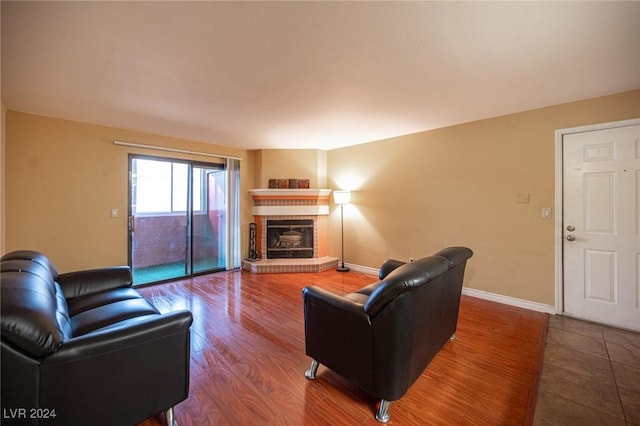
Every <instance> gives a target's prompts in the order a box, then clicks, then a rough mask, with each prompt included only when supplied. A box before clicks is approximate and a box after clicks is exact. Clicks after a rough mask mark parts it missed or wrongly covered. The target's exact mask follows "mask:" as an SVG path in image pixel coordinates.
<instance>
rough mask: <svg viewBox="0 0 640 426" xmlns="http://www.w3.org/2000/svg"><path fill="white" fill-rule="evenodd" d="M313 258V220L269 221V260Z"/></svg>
mask: <svg viewBox="0 0 640 426" xmlns="http://www.w3.org/2000/svg"><path fill="white" fill-rule="evenodd" d="M312 257H313V220H305V219H290V220H267V259H282V258H312Z"/></svg>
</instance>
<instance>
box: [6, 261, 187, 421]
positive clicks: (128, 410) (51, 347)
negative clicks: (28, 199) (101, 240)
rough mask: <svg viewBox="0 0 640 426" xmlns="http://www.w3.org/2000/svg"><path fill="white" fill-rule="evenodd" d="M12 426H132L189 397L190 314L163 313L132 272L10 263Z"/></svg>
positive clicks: (8, 337)
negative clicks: (62, 269)
mask: <svg viewBox="0 0 640 426" xmlns="http://www.w3.org/2000/svg"><path fill="white" fill-rule="evenodd" d="M0 271H1V274H0V285H1V295H0V297H1V310H0V317H1V322H2V352H1V356H2V358H1V365H2V368H1V374H2V378H1V380H2V389H1V393H2V413H3V414H2V416H3V417H2V424H3V425H10V424H16V425H21V426H23V425H65V426H68V425H109V426H117V425H123V426H132V425H135V424H136V423H139V422H141V421H143V420H144V419H146V418H148V417H150V416H153V415H155V414H158V413H162V412H164V414H165V416H164V417H165V420H166V422H167V424H169V425H173V424H174V416H173V406H174V405H176V404H177V403H179V402H180V401H183V400H184V399H186V398H187V396H188V393H189V360H190V354H189V340H190V326H191V323H192V315H191V313H190V312H189V311H179V312H171V313H166V314H160V312H158V310H157V309H156V308H155V307H153V306H152V305H151V304H150V303H149V302H148V301H146V300H145V299H144V298H142V296H141V295H140V294H139V293H138V292H137V291H136V290H134V289H133V288H132V287H131V284H132V279H131V271H130V269H129V268H128V267H126V266H121V267H109V268H102V269H94V270H87V271H79V272H71V273H65V274H58V272H57V270H56V268H55V267H54V266H53V264H52V263H51V262H50V261H49V259H48V258H47V257H46V256H45V255H43V254H42V253H38V252H35V251H27V250H22V251H15V252H11V253H8V254H6V255H4V256H2V258H1V259H0Z"/></svg>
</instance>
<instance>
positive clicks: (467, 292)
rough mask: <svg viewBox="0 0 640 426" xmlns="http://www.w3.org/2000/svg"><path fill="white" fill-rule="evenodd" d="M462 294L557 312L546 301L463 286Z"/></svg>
mask: <svg viewBox="0 0 640 426" xmlns="http://www.w3.org/2000/svg"><path fill="white" fill-rule="evenodd" d="M462 294H464V295H466V296H471V297H477V298H478V299H484V300H489V301H491V302H497V303H502V304H504V305H510V306H515V307H517V308H523V309H529V310H530V311H536V312H544V313H547V314H551V315H555V313H556V308H555V307H553V306H551V305H545V304H544V303H538V302H530V301H529V300H524V299H517V298H515V297H511V296H503V295H501V294H496V293H489V292H488V291H483V290H476V289H473V288H467V287H463V288H462Z"/></svg>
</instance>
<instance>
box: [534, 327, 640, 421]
mask: <svg viewBox="0 0 640 426" xmlns="http://www.w3.org/2000/svg"><path fill="white" fill-rule="evenodd" d="M533 424H534V425H536V426H538V425H554V426H562V425H603V426H608V425H616V426H617V425H620V426H640V333H633V332H629V331H624V330H619V329H615V328H611V327H607V326H603V325H599V324H594V323H590V322H585V321H578V320H575V319H571V318H566V317H562V316H556V315H552V316H551V318H550V319H549V327H548V331H547V339H546V345H545V350H544V361H543V365H542V373H541V376H540V382H539V387H538V400H537V403H536V411H535V417H534V421H533Z"/></svg>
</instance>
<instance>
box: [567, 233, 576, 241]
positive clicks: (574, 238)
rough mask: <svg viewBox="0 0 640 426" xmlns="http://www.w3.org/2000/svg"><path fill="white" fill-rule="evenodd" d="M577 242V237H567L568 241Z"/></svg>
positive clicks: (570, 235)
mask: <svg viewBox="0 0 640 426" xmlns="http://www.w3.org/2000/svg"><path fill="white" fill-rule="evenodd" d="M575 240H576V236H575V235H572V234H569V235H567V241H575Z"/></svg>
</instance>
